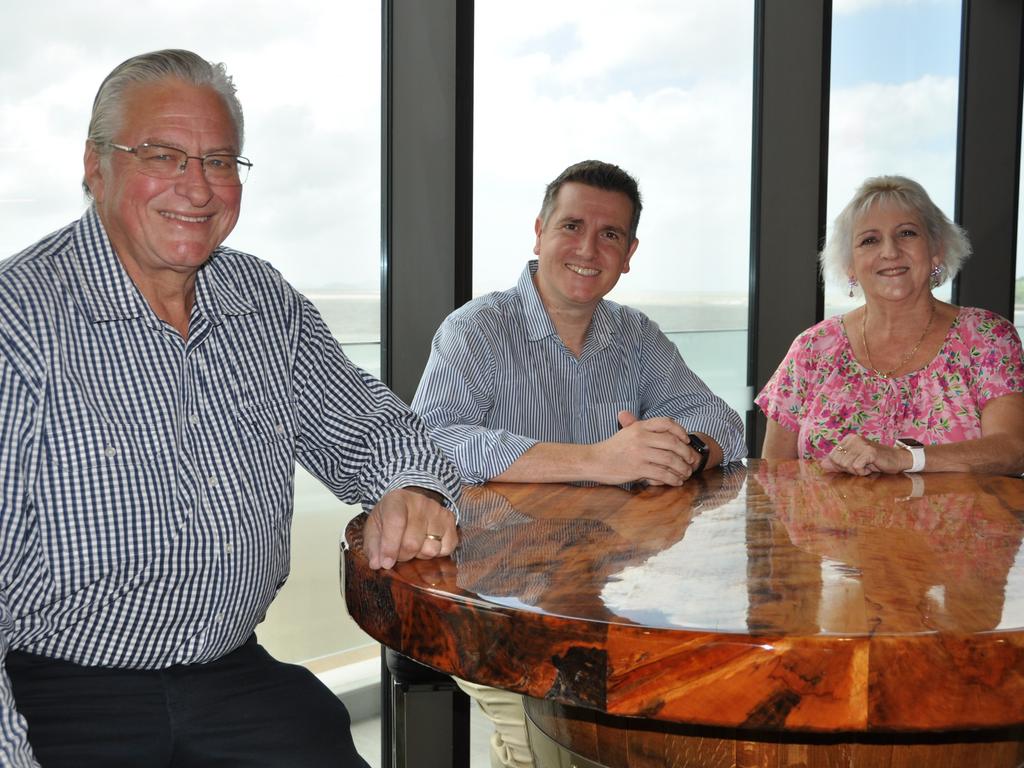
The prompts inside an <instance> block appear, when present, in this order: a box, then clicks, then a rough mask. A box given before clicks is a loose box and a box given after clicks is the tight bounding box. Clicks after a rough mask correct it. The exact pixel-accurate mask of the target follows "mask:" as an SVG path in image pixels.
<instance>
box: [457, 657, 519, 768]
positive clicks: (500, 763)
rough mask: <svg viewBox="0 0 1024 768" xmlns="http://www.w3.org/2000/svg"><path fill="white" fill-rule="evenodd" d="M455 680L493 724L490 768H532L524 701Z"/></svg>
mask: <svg viewBox="0 0 1024 768" xmlns="http://www.w3.org/2000/svg"><path fill="white" fill-rule="evenodd" d="M454 680H455V682H456V683H458V685H459V688H461V689H462V690H464V691H465V692H466V694H467V695H468V696H469V697H470V698H471V699H473V700H474V701H475V702H476V703H477V704H478V705H479V707H480V711H481V712H483V713H484V715H486V716H487V718H488V719H489V720H490V721H491V722H492V723H494V733H493V734H492V735H491V768H533V755H532V753H531V752H530V740H529V738H528V737H527V735H526V713H525V712H524V711H523V697H522V696H521V695H520V694H518V693H513V692H512V691H503V690H501V689H500V688H488V687H487V686H486V685H477V684H476V683H470V682H468V681H466V680H460V679H459V678H457V677H456V678H454Z"/></svg>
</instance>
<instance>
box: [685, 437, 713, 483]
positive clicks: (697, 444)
mask: <svg viewBox="0 0 1024 768" xmlns="http://www.w3.org/2000/svg"><path fill="white" fill-rule="evenodd" d="M689 434H690V447H691V448H693V450H695V451H696V452H697V453H699V454H700V463H699V464H697V467H696V468H695V469H694V470H693V474H695V475H699V474H700V473H701V472H703V471H704V467H706V466H707V464H708V456H710V455H711V449H710V448H708V444H707V443H705V442H704V441H703V440H701V439H700V438H699V437H697V436H696V435H695V434H693V433H692V432H690V433H689Z"/></svg>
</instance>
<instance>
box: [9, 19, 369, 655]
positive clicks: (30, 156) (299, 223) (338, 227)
mask: <svg viewBox="0 0 1024 768" xmlns="http://www.w3.org/2000/svg"><path fill="white" fill-rule="evenodd" d="M16 16H17V24H5V25H3V27H2V29H0V42H2V43H3V45H2V46H0V81H2V83H3V88H2V89H0V221H2V222H3V226H0V254H2V255H3V256H7V255H10V254H12V253H15V252H16V251H18V250H21V249H22V248H24V247H25V246H28V245H30V244H31V243H33V242H35V241H36V240H38V239H39V238H41V237H42V236H43V235H45V234H46V233H48V232H51V231H53V230H55V229H57V228H58V227H61V226H63V225H64V224H66V223H68V222H69V221H71V220H73V219H76V218H78V216H80V215H81V213H82V211H83V210H84V209H85V202H84V199H83V197H82V192H81V187H80V183H81V178H82V150H83V145H84V139H85V135H86V129H87V125H88V120H89V110H90V107H91V105H92V99H93V96H94V94H95V92H96V89H97V87H98V86H99V84H100V82H101V80H102V79H103V77H104V76H105V75H106V74H107V73H108V72H109V71H110V70H111V69H112V68H113V67H114V66H115V65H116V64H118V63H119V62H121V61H123V60H124V59H126V58H128V57H129V56H132V55H134V54H137V53H141V52H144V51H148V50H154V49H158V48H167V47H185V48H189V49H191V50H194V51H196V52H197V53H199V54H200V55H202V56H205V57H206V58H208V59H210V60H212V61H223V62H225V63H226V64H227V67H228V71H229V72H230V73H231V74H232V75H233V76H234V78H235V82H236V85H237V86H238V91H239V96H240V98H241V100H242V105H243V107H244V108H245V116H246V145H245V154H246V155H247V156H248V157H250V158H251V159H252V160H253V162H254V163H255V167H254V168H253V171H252V173H251V174H250V177H249V180H248V181H247V182H246V185H245V190H244V194H243V203H242V214H241V219H240V221H239V224H238V226H237V228H236V229H235V231H234V232H233V233H232V234H231V236H230V237H229V239H228V241H227V244H228V245H231V246H233V247H235V248H239V249H241V250H244V251H248V252H250V253H254V254H256V255H257V256H259V257H261V258H264V259H266V260H268V261H270V262H271V263H272V264H274V265H275V266H276V267H277V268H278V269H279V270H280V271H281V272H282V273H283V274H284V275H285V277H286V278H287V279H288V280H289V281H291V283H292V284H293V285H295V286H296V287H298V288H299V289H300V290H302V291H303V292H305V293H306V294H307V295H308V296H310V297H311V298H312V299H313V300H314V302H315V303H316V305H317V306H318V307H319V309H320V311H321V312H322V313H323V315H324V317H325V318H326V320H327V322H328V323H329V324H330V326H331V329H332V331H333V332H334V333H335V335H336V336H337V337H338V338H339V339H340V340H341V341H342V342H343V343H344V345H345V349H346V352H348V353H349V355H350V356H351V357H352V358H353V359H354V360H355V361H356V362H357V364H359V365H362V366H363V367H365V368H367V369H368V370H370V371H371V372H373V373H375V374H376V373H378V372H379V370H380V350H379V338H380V330H379V317H380V311H379V281H380V277H379V268H380V262H379V253H380V247H379V242H380V192H379V190H380V160H379V158H380V150H379V147H380V76H379V72H380V7H379V5H378V4H376V3H372V2H367V3H342V4H331V3H322V2H317V1H316V0H292V2H289V3H287V4H286V5H276V4H268V3H249V2H242V1H241V0H234V1H229V2H224V3H220V4H218V5H217V7H216V12H215V13H212V15H211V10H210V8H209V6H208V5H206V4H202V3H198V2H184V3H178V4H176V5H175V6H174V8H173V9H172V10H170V11H169V10H168V8H167V7H165V6H164V5H162V4H159V3H156V2H152V0H141V2H135V3H132V4H131V5H130V7H126V6H124V5H115V4H111V3H106V2H103V3H99V4H97V3H89V4H77V3H64V4H62V6H61V8H60V12H59V13H58V14H54V9H53V8H52V7H51V6H48V5H46V4H39V3H36V4H32V3H25V4H21V5H20V6H19V7H18V10H17V11H16ZM224 20H229V22H228V27H227V28H228V31H229V33H228V34H225V33H224V29H225V27H224V24H223V23H222V22H223V21H224ZM168 22H169V23H168ZM342 34H343V36H344V40H345V43H344V45H339V44H338V39H339V35H342ZM339 72H340V73H347V76H345V77H339V76H338V73H339ZM356 511H357V510H355V509H350V508H345V507H344V506H343V505H342V504H341V503H340V502H338V501H337V500H336V499H335V498H334V497H333V496H331V495H330V494H329V493H328V492H327V491H326V490H325V489H323V487H322V486H321V485H320V484H319V483H318V482H317V481H315V480H313V479H312V478H311V477H310V476H309V475H307V474H306V473H304V472H302V471H301V470H299V472H298V476H297V478H296V500H295V522H294V526H293V547H292V575H291V579H290V581H289V583H288V584H287V585H286V586H285V588H284V591H283V592H282V594H281V595H280V596H279V597H278V599H277V601H276V602H275V603H274V605H273V607H272V608H271V610H270V613H269V615H268V618H267V620H266V621H265V622H264V623H263V624H261V625H260V626H259V627H258V628H257V633H258V635H259V637H260V640H261V642H263V643H264V644H265V645H267V646H268V648H270V649H271V650H272V652H274V653H275V654H276V655H277V656H279V657H280V658H283V659H286V660H305V659H310V658H313V657H320V656H324V655H327V654H330V653H333V652H336V651H338V650H339V649H341V648H345V647H352V646H356V645H360V644H363V643H366V642H368V639H367V638H366V637H365V635H363V634H362V633H361V632H360V631H359V630H358V629H357V628H356V627H355V625H354V624H353V623H352V622H351V621H350V620H349V619H347V617H346V616H345V613H344V603H343V601H342V599H341V596H340V592H339V587H338V545H337V542H338V536H339V533H340V531H341V529H342V527H343V525H344V523H345V522H346V521H347V520H348V519H349V518H350V517H352V515H353V514H355V512H356Z"/></svg>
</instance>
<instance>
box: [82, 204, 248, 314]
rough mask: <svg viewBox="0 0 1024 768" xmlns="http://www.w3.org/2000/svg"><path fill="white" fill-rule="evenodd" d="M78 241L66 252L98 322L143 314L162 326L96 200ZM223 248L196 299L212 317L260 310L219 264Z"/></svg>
mask: <svg viewBox="0 0 1024 768" xmlns="http://www.w3.org/2000/svg"><path fill="white" fill-rule="evenodd" d="M74 243H75V247H74V249H72V250H70V251H68V255H67V257H66V258H67V259H68V261H69V264H68V265H67V266H68V269H69V271H70V272H71V273H72V274H74V275H76V276H77V278H78V282H79V286H80V290H81V292H82V300H83V303H84V305H85V310H86V312H87V313H88V314H89V316H90V317H91V319H92V321H93V322H94V323H102V322H109V321H113V320H131V319H139V318H143V319H148V320H150V321H151V323H152V324H154V326H155V327H156V326H159V324H160V321H159V320H158V319H157V317H156V315H155V313H154V312H153V310H152V309H151V308H150V306H149V303H148V302H147V301H146V299H145V298H144V297H143V295H142V293H141V292H140V291H139V289H138V288H137V287H136V285H135V283H134V282H132V279H131V278H130V277H129V276H128V273H127V272H126V271H125V269H124V265H122V264H121V260H120V259H118V258H117V254H116V253H114V248H113V246H112V245H111V244H110V238H108V237H107V232H106V230H105V229H104V227H103V223H102V222H101V221H100V218H99V215H97V213H96V207H95V206H90V207H89V209H88V210H87V211H86V212H85V214H84V215H83V216H82V218H81V219H79V221H78V223H77V224H76V225H75V234H74ZM220 250H221V249H220V248H218V249H217V250H215V251H214V252H213V254H212V255H211V256H210V259H209V260H208V261H207V262H206V264H204V265H203V266H202V267H201V268H200V269H199V274H198V275H197V277H196V304H197V305H198V307H199V310H200V311H201V312H202V313H203V314H204V315H205V316H206V317H207V319H208V320H209V321H210V322H211V323H221V322H223V316H224V315H242V314H247V313H249V312H253V311H255V307H254V306H253V304H252V302H250V301H248V300H247V299H246V298H245V297H244V296H242V295H241V294H240V293H239V292H238V291H237V289H236V288H235V287H234V285H233V284H232V283H231V281H230V280H227V279H225V277H224V275H223V274H222V273H221V270H220V269H218V268H217V267H218V266H219V265H216V263H215V262H216V257H217V254H218V252H219V251H220Z"/></svg>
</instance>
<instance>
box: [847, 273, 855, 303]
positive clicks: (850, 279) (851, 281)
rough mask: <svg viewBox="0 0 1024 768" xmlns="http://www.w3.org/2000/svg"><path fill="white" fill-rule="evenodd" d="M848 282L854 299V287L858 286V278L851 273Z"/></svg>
mask: <svg viewBox="0 0 1024 768" xmlns="http://www.w3.org/2000/svg"><path fill="white" fill-rule="evenodd" d="M848 282H849V285H850V298H851V299H852V298H853V289H854V288H856V287H857V278H856V277H854V276H853V275H850V278H849V280H848Z"/></svg>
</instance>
